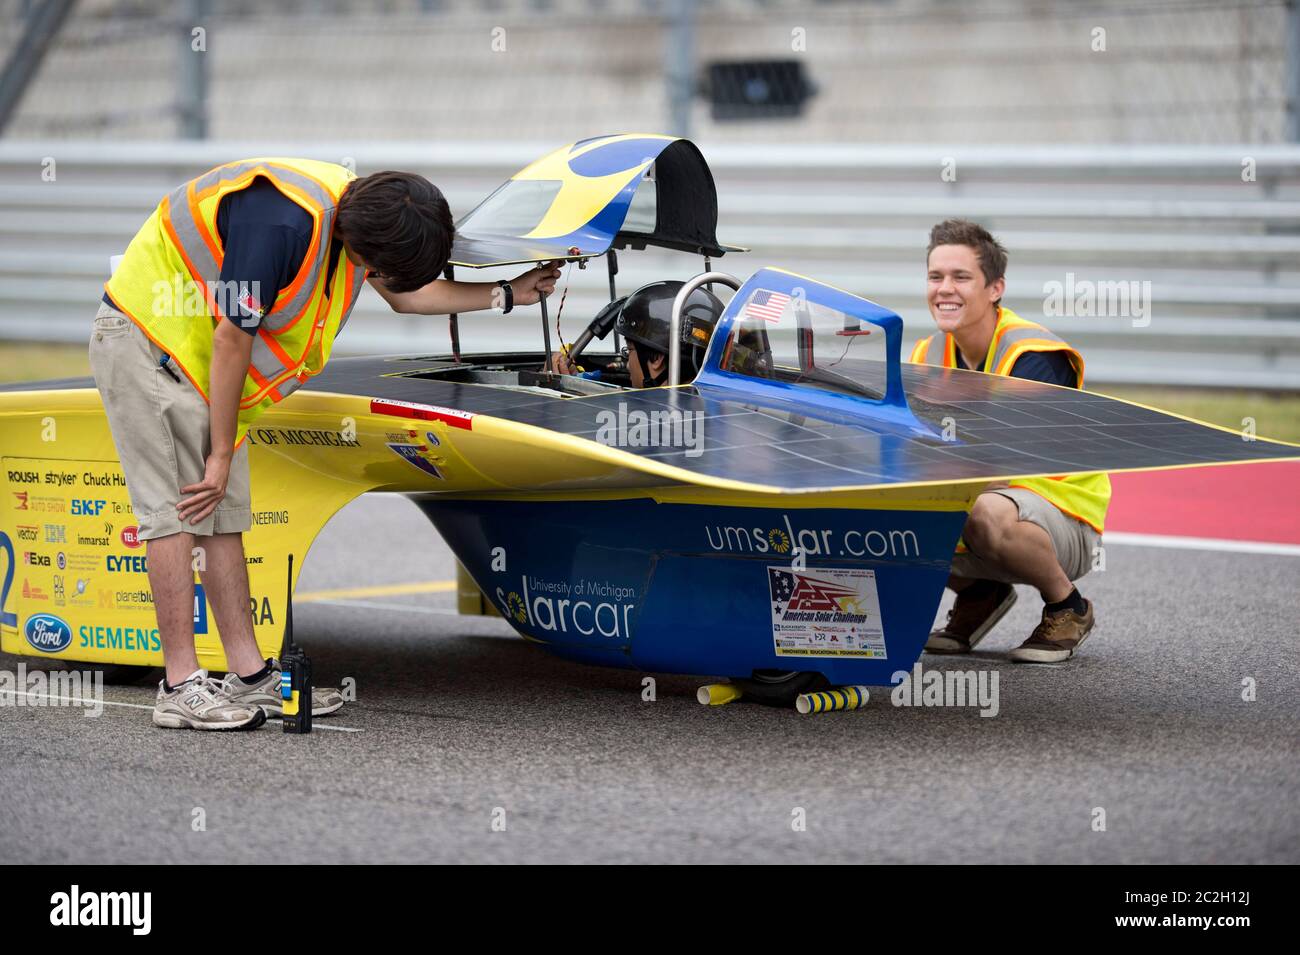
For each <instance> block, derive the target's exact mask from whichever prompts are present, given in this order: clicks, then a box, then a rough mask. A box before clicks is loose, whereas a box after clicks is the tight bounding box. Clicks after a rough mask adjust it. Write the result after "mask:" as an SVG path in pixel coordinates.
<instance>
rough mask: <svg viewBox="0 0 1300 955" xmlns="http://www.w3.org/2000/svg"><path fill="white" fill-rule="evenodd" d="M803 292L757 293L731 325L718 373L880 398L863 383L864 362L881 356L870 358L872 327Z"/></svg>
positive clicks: (878, 392) (750, 295)
mask: <svg viewBox="0 0 1300 955" xmlns="http://www.w3.org/2000/svg"><path fill="white" fill-rule="evenodd" d="M800 291H801V290H800V289H798V288H796V289H793V290H792V293H786V292H777V291H773V290H770V289H764V288H756V289H754V290H753V291H752V292H751V293H750V294H749V297H748V299H747V300H746V301H745V303H744V306H743V307H742V308H741V309H740V311H739V312H737V314H736V319H735V321H734V322H733V323H732V327H731V335H730V338H729V340H728V342H727V344H726V347H725V349H724V351H723V353H722V359H721V361H720V363H719V368H720V369H721V370H722V371H730V372H733V373H735V374H740V375H747V376H749V377H752V378H769V379H775V380H777V381H783V382H788V383H790V384H802V385H808V386H812V387H819V388H824V389H827V390H830V391H839V392H845V393H850V394H855V395H864V396H866V397H869V398H879V397H881V395H882V391H881V390H878V389H876V388H873V387H871V386H870V385H868V384H865V383H864V382H863V381H862V380H861V379H862V378H863V377H864V374H863V371H864V368H863V364H862V359H864V358H865V359H875V361H873V365H874V364H875V363H876V362H877V361H878V360H879V359H880V358H882V357H883V355H881V354H880V353H879V352H877V353H876V354H874V355H873V354H870V353H869V352H870V351H875V350H876V349H875V348H874V347H873V346H871V344H870V341H869V339H870V336H871V331H872V326H871V325H870V324H869V323H867V322H865V321H863V320H861V319H858V318H855V317H854V316H852V315H848V314H846V313H845V312H842V311H840V310H839V309H836V308H832V307H831V306H829V305H823V304H821V303H819V302H814V301H811V300H809V299H808V298H807V297H806V296H804V295H802V294H799V293H800ZM883 337H884V336H881V335H878V336H876V338H877V339H878V340H879V339H883ZM850 369H853V373H852V374H849V373H848V372H849V370H850ZM873 370H874V369H873ZM866 377H871V378H875V377H877V375H875V374H872V375H869V376H866ZM881 384H882V385H883V382H881Z"/></svg>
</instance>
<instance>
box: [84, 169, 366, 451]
mask: <svg viewBox="0 0 1300 955" xmlns="http://www.w3.org/2000/svg"><path fill="white" fill-rule="evenodd" d="M259 176H261V177H265V178H266V179H267V180H269V181H270V182H271V183H272V185H274V186H275V187H276V189H277V190H279V191H280V192H281V193H282V194H283V195H285V196H286V197H287V198H289V199H291V200H293V201H294V202H296V203H297V204H298V205H300V206H302V208H303V209H304V210H305V211H306V212H307V213H308V214H309V215H310V216H311V218H312V237H311V242H310V244H309V246H308V248H307V251H306V254H305V255H304V257H303V262H302V265H301V267H300V268H299V270H298V273H297V275H296V276H295V277H294V279H293V281H292V282H290V283H289V285H288V286H286V287H285V288H283V289H281V290H280V292H279V294H278V295H277V296H276V299H275V301H274V302H273V303H270V307H269V308H268V309H267V310H266V314H265V315H264V316H263V318H262V321H261V324H260V327H259V328H258V330H257V332H256V334H255V335H254V339H253V346H252V352H251V355H250V361H249V369H248V374H247V376H246V378H245V381H244V388H243V392H242V395H241V398H240V403H239V408H240V411H239V428H238V440H242V438H243V436H244V434H245V433H246V432H247V428H248V425H249V424H251V422H252V421H253V420H254V419H255V418H256V417H257V416H258V415H260V414H261V413H262V412H263V411H265V410H266V408H268V407H270V406H271V405H272V404H274V403H275V402H277V401H281V400H283V399H284V398H285V397H287V396H288V395H289V394H292V393H293V392H294V391H296V390H297V389H298V388H299V387H301V386H302V384H303V382H305V381H306V380H307V379H308V378H310V377H311V376H312V375H314V374H317V373H318V372H319V371H320V370H321V368H323V367H324V364H325V362H326V361H328V360H329V355H330V352H331V351H332V349H333V343H334V337H335V336H336V335H337V334H338V332H339V331H340V330H341V329H342V328H343V326H344V325H345V324H346V323H347V319H348V315H349V313H350V312H351V309H352V306H353V305H354V304H355V302H356V298H357V296H358V295H359V294H360V291H361V283H362V281H363V280H364V277H365V271H364V269H362V268H358V267H355V266H353V265H351V263H350V262H349V261H348V260H347V259H346V256H345V253H343V252H342V251H340V261H339V262H338V265H337V267H336V270H335V274H334V276H333V280H332V281H331V282H329V283H328V284H327V282H326V276H327V274H328V270H329V257H330V248H331V235H332V232H333V229H334V221H335V215H336V212H337V204H338V199H339V197H340V196H341V195H342V193H343V190H344V189H345V188H346V187H347V184H348V183H349V182H350V181H351V180H352V179H353V178H355V177H354V176H353V174H352V173H351V172H350V171H348V170H347V169H345V168H344V167H342V166H337V165H334V164H332V163H323V162H317V161H314V160H300V159H250V160H243V161H239V162H233V163H227V164H226V165H223V166H218V167H217V168H215V169H212V170H210V171H209V172H206V173H204V174H203V175H202V176H199V177H198V178H197V179H194V180H191V181H190V182H187V183H185V184H184V185H181V186H179V187H177V188H176V189H174V190H173V191H172V192H171V193H169V194H168V195H167V196H165V197H164V198H163V200H162V202H161V203H159V205H158V208H157V209H156V210H155V212H154V215H153V216H151V217H150V219H149V221H147V222H146V223H145V225H144V226H143V227H142V228H141V229H140V231H139V232H138V233H137V234H136V237H135V238H134V239H133V240H132V241H131V245H130V246H129V247H128V248H127V252H126V255H125V256H124V257H123V260H122V263H121V265H119V267H118V270H117V271H116V272H115V273H114V275H113V277H112V278H111V279H110V280H109V282H108V283H107V285H106V286H105V287H106V288H107V290H108V293H109V295H110V297H112V298H113V300H114V301H115V302H117V303H118V304H119V307H121V308H122V310H123V311H124V312H126V314H128V315H129V316H130V317H131V318H132V320H134V321H135V322H136V324H137V325H139V326H140V327H141V328H142V329H143V330H144V331H145V333H146V334H147V335H148V336H149V338H150V339H152V340H153V341H154V343H155V344H156V345H158V347H159V348H160V349H162V350H163V351H166V352H168V353H169V354H171V355H172V357H173V359H174V360H175V363H176V365H177V366H178V367H180V368H181V369H182V371H184V372H185V374H186V376H187V377H188V378H189V379H190V381H191V382H192V383H193V384H194V387H195V388H197V389H198V391H199V393H200V394H202V395H203V397H204V399H205V400H207V397H208V371H209V367H210V364H211V352H212V343H211V339H212V330H213V328H214V327H215V323H216V322H218V321H220V320H221V319H222V318H223V317H224V316H223V313H222V299H223V298H225V296H217V295H214V294H213V292H214V290H215V289H216V288H217V282H218V280H219V279H220V275H221V263H222V260H223V259H224V255H225V253H224V249H223V248H222V244H221V239H220V236H219V234H218V232H217V227H216V221H217V212H218V209H219V207H220V203H221V200H222V198H224V197H225V196H227V195H229V194H230V193H232V192H235V191H238V190H240V189H243V188H246V187H247V186H249V185H251V184H252V182H253V181H254V179H256V178H257V177H259ZM183 280H188V281H189V282H191V283H193V285H192V287H191V288H192V289H193V294H195V295H199V296H200V297H201V299H202V302H203V305H204V307H203V309H202V312H203V314H198V313H197V311H196V310H195V309H193V308H191V307H188V306H186V305H182V306H180V307H178V306H177V305H176V302H175V298H176V296H175V295H174V294H173V295H172V296H171V298H170V299H169V301H171V303H172V304H171V307H170V308H164V307H160V305H159V304H158V299H157V298H152V299H151V298H150V295H151V292H150V291H149V290H150V288H151V287H153V286H156V285H158V284H159V283H160V282H161V283H162V284H163V285H164V286H166V284H167V283H168V282H171V283H173V285H174V286H175V287H176V288H177V289H180V287H181V282H182V281H183ZM199 290H201V292H200V291H199ZM190 294H191V292H190V290H186V292H185V294H184V298H185V301H186V302H188V300H189V297H190ZM258 304H262V305H265V304H266V303H258Z"/></svg>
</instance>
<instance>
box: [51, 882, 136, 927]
mask: <svg viewBox="0 0 1300 955" xmlns="http://www.w3.org/2000/svg"><path fill="white" fill-rule="evenodd" d="M50 924H51V925H71V926H77V925H120V926H129V927H130V929H131V934H132V935H148V934H149V930H150V929H151V928H152V927H153V893H152V892H82V891H81V887H80V886H77V885H74V886H73V887H72V889H71V891H68V892H55V893H54V894H53V895H51V896H50Z"/></svg>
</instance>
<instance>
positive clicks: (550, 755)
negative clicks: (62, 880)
mask: <svg viewBox="0 0 1300 955" xmlns="http://www.w3.org/2000/svg"><path fill="white" fill-rule="evenodd" d="M1291 487H1292V488H1294V485H1291ZM1248 490H1249V489H1248V488H1247V489H1245V491H1247V492H1248ZM1237 492H1238V497H1237V498H1236V500H1241V499H1242V498H1243V497H1244V498H1245V499H1252V496H1251V495H1250V494H1249V493H1244V494H1243V493H1242V492H1243V488H1242V487H1241V486H1240V484H1238V486H1237ZM1167 497H1168V496H1167V495H1166V498H1167ZM1218 499H1219V500H1223V499H1224V498H1223V495H1222V493H1220V494H1219V495H1218ZM1261 499H1262V498H1260V497H1258V496H1255V497H1253V500H1255V501H1257V502H1258V501H1260V500H1261ZM1167 506H1168V505H1166V507H1167ZM1274 506H1275V509H1276V511H1277V513H1278V514H1279V515H1282V516H1280V517H1279V518H1278V520H1284V519H1288V518H1287V515H1292V514H1293V513H1294V509H1295V507H1296V504H1295V497H1294V491H1293V490H1292V492H1291V496H1290V497H1289V499H1286V500H1284V501H1282V502H1277V501H1274ZM1283 512H1285V513H1283ZM1186 524H1187V526H1188V527H1189V528H1191V530H1190V531H1189V534H1191V536H1198V535H1196V534H1195V533H1194V531H1195V529H1196V524H1195V522H1194V521H1193V520H1191V515H1190V514H1189V515H1188V521H1187V522H1186ZM1115 536H1116V539H1117V540H1119V539H1122V538H1123V535H1119V534H1117V535H1115ZM1138 540H1142V539H1141V538H1138ZM1161 543H1164V544H1168V543H1169V542H1168V541H1163V542H1161ZM1175 543H1177V542H1175ZM1293 543H1300V542H1293ZM451 570H452V564H451V558H450V555H449V552H448V551H447V549H446V548H445V546H444V545H443V544H442V542H441V540H440V539H439V538H438V536H437V534H436V533H435V532H434V531H433V529H432V527H430V526H429V525H428V524H427V523H425V522H423V518H422V517H421V516H420V515H419V513H418V512H417V511H416V510H415V508H414V507H413V505H411V504H410V503H409V502H407V501H405V500H402V499H400V498H391V497H378V496H375V497H367V498H363V499H362V500H360V501H358V502H356V503H354V504H353V505H351V506H349V507H348V508H346V509H345V510H344V511H343V512H341V513H340V514H339V515H338V516H337V517H336V518H335V519H334V520H333V521H332V522H331V523H330V524H329V526H328V527H327V528H326V530H325V532H324V533H323V534H322V536H321V538H320V539H319V540H318V542H317V544H316V545H315V547H314V548H313V549H312V551H311V553H310V554H309V555H308V557H307V561H306V564H305V566H304V576H303V579H302V582H301V584H300V594H301V595H302V599H301V600H300V601H299V602H298V603H297V604H296V610H295V620H296V623H297V632H298V634H299V636H300V639H302V640H303V642H305V644H306V645H307V647H308V649H309V650H310V652H311V654H312V658H313V661H314V664H315V670H316V674H317V679H318V681H319V680H332V681H334V682H338V681H340V680H342V679H343V678H344V677H352V678H354V679H355V680H356V686H357V702H356V703H354V704H352V705H350V706H348V707H346V708H345V709H344V710H343V712H342V713H341V714H339V715H338V716H336V717H333V718H330V719H328V720H318V724H317V725H318V726H320V727H322V729H321V730H320V731H318V732H316V733H314V734H312V735H311V736H309V737H289V736H285V735H283V734H282V733H281V732H279V726H278V724H268V725H267V726H266V727H264V728H263V729H261V730H259V731H257V732H255V733H247V734H238V735H218V734H211V733H209V734H199V733H192V732H179V731H163V730H158V729H155V728H154V727H153V726H152V725H151V724H150V721H149V712H148V710H149V707H150V705H151V701H152V697H153V689H152V688H151V687H143V686H142V687H107V688H106V691H105V692H106V699H107V700H108V701H111V702H112V703H116V704H122V705H110V706H108V707H107V708H106V710H105V712H104V714H103V715H102V716H101V717H99V718H97V719H86V718H85V717H84V716H83V715H82V714H81V712H80V711H78V710H75V709H70V708H31V707H15V706H12V705H5V706H0V727H2V732H0V861H3V862H7V863H8V862H29V863H30V862H78V863H94V862H131V863H136V862H243V863H264V864H268V865H271V864H277V863H279V864H283V863H286V862H295V863H297V862H414V861H421V862H424V861H429V862H461V861H475V862H578V861H592V862H808V863H813V862H821V863H825V862H956V863H962V862H1028V863H1057V862H1093V863H1115V862H1118V863H1136V862H1168V863H1221V862H1241V863H1259V862H1287V863H1295V862H1300V800H1297V799H1296V797H1295V793H1296V791H1297V789H1298V788H1300V758H1298V757H1300V733H1298V731H1297V726H1298V725H1300V724H1298V722H1297V718H1296V717H1297V700H1300V655H1298V654H1297V652H1296V651H1297V640H1296V636H1297V634H1296V631H1297V627H1296V619H1297V609H1300V608H1298V606H1297V604H1298V602H1300V601H1298V598H1297V584H1298V583H1300V547H1290V548H1288V547H1287V546H1281V547H1279V548H1276V549H1275V550H1274V551H1273V552H1253V551H1252V550H1249V549H1248V550H1245V551H1224V550H1219V549H1212V550H1206V549H1197V548H1188V547H1187V546H1185V544H1183V543H1177V546H1172V547H1171V546H1149V545H1148V544H1147V543H1132V542H1128V541H1126V542H1120V543H1113V544H1108V545H1107V565H1106V569H1105V570H1104V571H1101V572H1095V573H1094V574H1092V575H1091V576H1089V577H1088V578H1087V579H1086V580H1085V582H1084V586H1083V588H1082V589H1083V590H1084V592H1085V594H1086V595H1088V596H1090V597H1092V598H1093V599H1094V600H1095V601H1096V604H1097V608H1098V611H1097V612H1098V619H1099V624H1098V628H1097V630H1096V632H1095V633H1094V635H1093V636H1092V637H1091V638H1090V640H1089V642H1088V643H1087V644H1085V646H1084V648H1083V650H1082V651H1081V653H1080V655H1079V656H1078V657H1076V658H1075V659H1074V660H1072V661H1070V662H1068V663H1067V664H1063V665H1059V666H1023V665H1021V666H1016V665H1013V664H1010V663H1008V662H1006V661H1005V660H1004V658H1003V654H1004V653H1005V652H1006V651H1007V650H1008V649H1010V648H1011V647H1013V646H1015V645H1016V644H1017V643H1019V642H1020V640H1021V639H1023V637H1024V636H1025V635H1027V633H1028V632H1029V630H1030V629H1031V628H1032V627H1033V625H1034V623H1035V622H1036V619H1037V613H1038V610H1037V606H1036V601H1035V600H1034V599H1033V595H1032V594H1031V593H1029V592H1028V591H1027V590H1026V589H1025V588H1021V600H1020V603H1019V604H1018V605H1017V606H1016V608H1015V609H1014V610H1013V611H1012V613H1011V614H1010V615H1009V616H1008V617H1007V618H1006V620H1005V621H1004V622H1003V623H1002V624H1001V625H1000V626H999V627H998V629H997V630H996V631H994V633H993V634H992V635H991V636H989V637H988V638H987V640H986V641H985V643H984V644H983V645H982V646H981V648H980V652H978V653H977V654H975V655H973V656H972V657H970V658H967V659H965V660H956V661H954V660H953V659H952V658H942V659H941V658H934V657H923V658H922V661H923V664H924V665H925V666H927V667H936V668H943V669H954V668H957V669H975V670H981V671H995V672H996V673H997V674H998V679H999V710H998V714H997V715H996V716H993V717H981V716H980V715H979V712H978V710H977V709H975V708H957V707H933V708H924V707H923V708H904V707H896V706H894V705H892V704H891V701H890V696H889V694H888V692H887V691H885V690H883V689H882V690H880V691H878V692H876V693H874V694H873V696H872V699H871V702H870V703H869V704H868V706H867V707H866V708H865V709H863V710H860V711H857V712H847V713H833V714H828V715H820V716H807V717H801V716H798V715H797V714H795V713H794V712H793V711H792V710H790V711H787V710H774V709H768V708H765V707H760V706H755V705H750V704H744V703H733V704H730V705H728V706H724V707H716V708H710V707H703V706H700V705H699V704H698V703H697V702H696V701H695V696H694V694H695V690H696V688H697V686H698V685H699V684H700V683H701V682H702V681H701V680H700V679H699V678H692V677H663V676H661V677H659V678H658V680H657V694H656V695H657V699H656V700H655V701H654V702H647V701H643V699H642V694H641V690H642V684H641V680H642V677H643V674H640V673H636V672H620V671H614V670H603V669H595V668H589V667H584V666H580V665H576V664H569V663H564V662H561V661H558V660H555V659H553V658H551V657H549V656H547V655H546V654H545V653H543V652H541V651H540V650H538V649H537V648H535V647H531V646H528V645H526V644H525V643H523V642H522V641H520V640H518V639H517V638H515V637H513V636H512V635H511V631H510V630H509V629H508V628H507V626H506V625H505V624H504V623H503V622H502V621H500V620H496V619H482V618H464V617H457V616H454V615H452V613H451V611H452V604H453V595H452V594H451V593H450V592H448V591H447V590H446V589H445V585H440V584H439V583H437V582H440V581H447V580H448V579H450V577H451V576H452V572H451ZM412 583H414V586H413V587H403V586H401V585H405V584H412ZM386 585H395V586H386ZM372 588H373V589H372ZM340 590H341V591H343V593H342V594H339V593H337V592H336V593H334V594H332V595H331V594H330V593H329V591H340ZM411 590H414V591H415V592H414V593H411V592H408V591H411ZM322 592H323V593H322ZM430 609H433V610H434V611H436V612H433V613H430V612H429V610H430ZM19 659H20V658H15V657H8V656H0V668H3V669H8V670H10V671H13V670H14V669H15V668H16V665H17V663H18V662H19ZM1245 678H1251V679H1253V680H1254V681H1255V683H1256V688H1257V689H1256V692H1257V698H1256V699H1255V700H1254V701H1253V702H1247V701H1244V700H1243V699H1242V681H1243V679H1245ZM325 726H331V727H334V729H332V730H325V729H324V728H323V727H325ZM197 808H201V809H202V810H203V812H204V815H205V822H206V830H205V831H194V830H193V828H192V820H193V819H194V815H195V810H196V809H197ZM797 809H802V810H803V813H804V818H805V819H806V829H805V830H804V831H794V829H793V828H792V820H794V819H795V818H796V816H795V812H796V810H797ZM1097 809H1103V810H1104V811H1105V831H1097V830H1096V829H1095V828H1094V826H1095V824H1096V822H1095V821H1096V820H1097V819H1098V818H1099V815H1098V814H1097V812H1096V810H1097ZM500 810H503V811H504V813H503V814H502V812H501V811H500ZM494 813H495V814H496V818H498V819H501V818H504V820H505V829H504V831H494V830H493V827H492V822H493V818H494Z"/></svg>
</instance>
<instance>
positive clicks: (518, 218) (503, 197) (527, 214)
mask: <svg viewBox="0 0 1300 955" xmlns="http://www.w3.org/2000/svg"><path fill="white" fill-rule="evenodd" d="M562 185H563V183H561V182H560V181H559V180H558V179H511V180H510V181H509V182H507V183H506V184H505V185H503V186H501V188H499V189H498V190H497V191H496V192H494V193H492V195H490V196H488V197H487V198H486V199H484V200H483V201H482V202H481V203H480V204H479V206H478V208H476V209H475V210H474V211H473V212H471V213H470V214H469V215H467V216H466V217H465V218H464V219H461V220H460V222H458V223H456V229H457V231H462V230H463V231H465V232H473V233H477V234H479V235H489V234H490V235H509V236H525V235H528V234H529V233H530V232H532V231H533V230H534V229H536V228H537V227H538V226H539V225H541V223H542V219H544V218H545V217H546V213H547V211H548V210H549V209H550V208H551V203H553V202H554V201H555V197H556V196H557V195H559V192H560V186H562ZM471 224H472V227H471Z"/></svg>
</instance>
